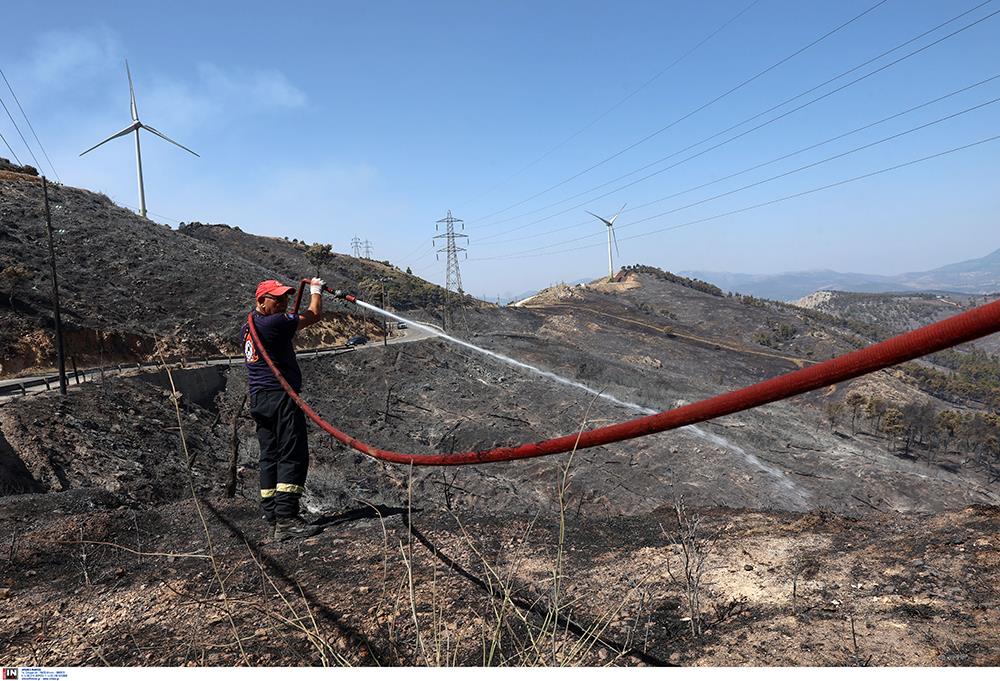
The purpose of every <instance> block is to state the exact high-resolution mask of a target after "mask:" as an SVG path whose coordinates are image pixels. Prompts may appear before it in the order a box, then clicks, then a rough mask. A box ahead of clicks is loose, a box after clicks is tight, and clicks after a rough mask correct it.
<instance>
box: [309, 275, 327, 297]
mask: <svg viewBox="0 0 1000 681" xmlns="http://www.w3.org/2000/svg"><path fill="white" fill-rule="evenodd" d="M324 284H326V282H325V281H323V280H322V279H320V278H319V277H313V279H312V281H310V282H309V295H313V296H318V295H319V294H321V293H322V292H323V285H324Z"/></svg>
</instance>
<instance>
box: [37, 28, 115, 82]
mask: <svg viewBox="0 0 1000 681" xmlns="http://www.w3.org/2000/svg"><path fill="white" fill-rule="evenodd" d="M121 55H122V46H121V41H120V40H119V38H118V35H117V34H116V33H115V32H114V31H112V30H111V29H109V28H107V27H104V26H99V27H92V28H85V29H79V30H74V31H67V30H54V31H48V32H46V33H43V34H42V35H41V36H39V37H38V40H37V42H36V46H35V48H34V49H33V50H32V51H31V54H30V56H29V58H28V60H27V63H25V64H23V65H21V67H20V68H19V69H18V72H19V74H20V75H21V78H20V79H19V80H21V81H23V82H26V83H31V84H32V89H37V90H43V89H62V88H65V87H69V86H74V85H77V84H79V83H80V82H81V80H86V79H88V78H91V77H93V76H95V75H98V74H100V73H101V72H102V71H104V70H106V69H108V68H112V67H114V66H115V65H116V64H117V65H119V67H120V65H121V64H122V61H121V59H122V57H121Z"/></svg>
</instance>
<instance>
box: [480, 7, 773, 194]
mask: <svg viewBox="0 0 1000 681" xmlns="http://www.w3.org/2000/svg"><path fill="white" fill-rule="evenodd" d="M759 2H760V0H753V2H751V3H750V4H749V5H747V6H746V7H744V8H743V9H741V10H740V11H739V12H737V13H736V14H735V15H733V16H732V17H730V18H729V19H727V20H726V21H725V22H723V24H722V25H721V26H719V27H718V28H716V29H715V30H714V31H712V32H711V33H709V34H708V35H707V36H705V37H704V38H702V39H701V40H700V41H699V42H698V43H697V44H696V45H695V46H694V47H692V48H690V49H689V50H688V51H687V52H685V53H684V54H682V55H681V56H679V57H677V59H675V60H674V61H672V62H671V63H670V64H669V65H668V66H666V67H664V68H663V69H661V70H660V71H659V72H658V73H657V74H656V75H654V76H653V77H652V78H650V79H648V80H647V81H646V82H644V83H643V84H642V85H640V86H639V87H637V88H635V89H634V90H632V91H631V92H629V93H628V94H627V95H625V96H624V97H623V98H621V99H619V100H618V101H617V102H616V103H614V104H612V105H611V106H610V107H608V108H607V109H605V111H604V112H603V113H601V114H600V115H598V116H597V118H595V119H593V120H592V121H590V122H589V123H587V124H586V125H584V126H583V127H582V128H580V129H579V130H577V131H576V132H574V133H573V134H571V135H570V136H569V137H567V138H565V139H564V140H562V141H561V142H559V143H558V144H556V145H555V146H554V147H551V148H550V149H549V150H548V151H546V152H545V153H544V154H542V155H541V156H539V157H538V158H536V159H535V160H533V161H531V162H530V163H528V164H527V165H525V166H524V167H523V168H521V169H520V170H518V171H516V172H515V173H513V174H512V175H509V176H508V177H506V178H505V179H503V180H501V181H500V182H498V183H497V184H495V185H493V186H492V187H490V188H489V189H487V190H486V191H484V192H482V193H480V194H479V195H477V196H475V197H473V198H472V199H469V201H473V200H475V199H478V198H481V197H483V196H485V195H487V194H489V193H491V192H493V191H494V190H496V189H498V188H499V187H502V186H503V185H505V184H507V183H508V182H510V181H511V180H512V179H514V178H515V177H517V176H518V175H520V174H521V173H523V172H524V171H525V170H527V169H528V168H531V167H532V166H534V165H535V164H537V163H539V162H540V161H542V160H543V159H545V158H547V157H548V156H550V155H551V154H552V153H553V152H555V151H556V150H558V149H560V148H562V147H563V146H564V145H566V144H567V143H568V142H570V141H572V140H573V139H575V138H576V137H577V136H579V135H581V134H582V133H584V132H586V131H587V130H589V129H590V128H592V127H593V126H594V125H596V124H597V123H598V122H599V121H601V120H602V119H603V118H604V117H605V116H607V115H608V114H610V113H611V112H612V111H614V110H615V109H617V108H618V107H620V106H621V105H622V104H624V103H625V102H627V101H628V100H630V99H632V98H633V97H634V96H636V95H637V94H639V93H640V92H641V91H642V90H645V89H646V88H647V87H649V86H650V85H652V84H653V82H654V81H656V80H657V79H658V78H660V76H662V75H663V74H665V73H666V72H667V71H670V70H671V69H672V68H674V67H675V66H677V65H678V64H680V63H681V62H682V61H684V60H685V59H687V58H688V57H690V56H691V55H692V54H694V53H695V52H696V51H697V50H698V49H699V48H700V47H701V46H702V45H704V44H705V43H707V42H708V41H709V40H711V39H712V38H714V37H715V36H717V35H718V34H719V33H721V32H722V31H723V30H725V28H726V27H728V26H729V25H730V24H731V23H733V22H734V21H736V20H737V19H739V18H740V17H741V16H743V15H744V14H746V13H747V12H749V11H750V10H751V9H752V8H753V7H754V6H755V5H757V4H758V3H759ZM469 201H467V202H466V203H468V202H469Z"/></svg>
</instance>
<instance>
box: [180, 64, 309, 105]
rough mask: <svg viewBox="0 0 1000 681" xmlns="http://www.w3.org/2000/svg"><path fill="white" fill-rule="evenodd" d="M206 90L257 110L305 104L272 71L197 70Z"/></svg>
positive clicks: (295, 90) (301, 94) (207, 67)
mask: <svg viewBox="0 0 1000 681" xmlns="http://www.w3.org/2000/svg"><path fill="white" fill-rule="evenodd" d="M198 73H199V75H200V77H201V81H202V83H203V84H204V86H205V87H206V88H207V90H208V91H209V92H210V93H212V94H214V95H216V96H219V97H224V98H225V99H228V100H234V101H235V100H239V101H240V102H242V103H243V104H244V105H250V106H255V107H261V108H287V109H295V108H299V107H302V106H305V104H306V95H305V93H304V92H302V91H301V90H300V89H298V88H297V87H295V86H294V85H292V83H291V82H290V81H289V80H288V78H287V77H286V76H285V74H283V73H281V72H280V71H277V70H275V69H265V70H261V71H249V72H248V71H229V72H226V71H224V70H223V69H221V68H219V67H218V66H216V65H215V64H210V63H203V64H200V65H199V66H198Z"/></svg>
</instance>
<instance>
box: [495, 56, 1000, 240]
mask: <svg viewBox="0 0 1000 681" xmlns="http://www.w3.org/2000/svg"><path fill="white" fill-rule="evenodd" d="M998 78H1000V74H996V75H994V76H991V77H989V78H985V79H983V80H981V81H979V82H977V83H973V84H971V85H967V86H965V87H962V88H959V89H958V90H954V91H952V92H949V93H947V94H944V95H941V96H940V97H935V98H934V99H931V100H928V101H926V102H923V103H922V104H917V105H916V106H911V107H910V108H908V109H905V110H903V111H900V112H898V113H895V114H892V115H891V116H886V117H885V118H882V119H879V120H877V121H874V122H872V123H868V124H866V125H863V126H861V127H858V128H854V129H853V130H849V131H848V132H844V133H841V134H839V135H835V136H833V137H829V138H827V139H825V140H823V141H821V142H816V143H814V144H810V145H809V146H805V147H802V148H800V149H796V150H795V151H791V152H789V153H787V154H783V155H781V156H778V157H777V158H773V159H771V160H769V161H764V162H762V163H758V164H756V165H753V166H750V167H748V168H744V169H743V170H740V171H737V172H735V173H731V174H729V175H726V176H724V177H719V178H716V179H714V180H711V181H709V182H704V183H702V184H699V185H696V186H693V187H689V188H687V189H683V190H681V191H677V192H674V193H673V194H668V195H667V196H661V197H660V198H657V199H653V200H652V201H647V202H646V203H641V204H637V205H635V206H633V207H632V208H631V209H630V210H629V211H626V212H633V211H635V210H639V209H642V208H646V207H648V206H652V205H654V204H657V203H661V202H663V201H667V200H669V199H673V198H676V197H678V196H682V195H684V194H688V193H690V192H693V191H697V190H699V189H704V188H705V187H709V186H711V185H713V184H718V183H719V182H724V181H726V180H731V179H732V178H734V177H738V176H739V175H745V174H746V173H749V172H752V171H754V170H759V169H760V168H763V167H765V166H768V165H772V164H774V163H778V162H779V161H784V160H785V159H788V158H791V157H792V156H797V155H798V154H801V153H804V152H806V151H810V150H812V149H815V148H817V147H821V146H823V145H826V144H829V143H830V142H835V141H837V140H840V139H843V138H845V137H849V136H850V135H854V134H857V133H859V132H863V131H865V130H868V129H870V128H873V127H875V126H878V125H881V124H882V123H886V122H888V121H891V120H893V119H896V118H899V117H900V116H905V115H906V114H909V113H913V112H914V111H917V110H919V109H923V108H926V107H928V106H931V105H932V104H937V103H939V102H942V101H944V100H946V99H949V98H951V97H954V96H956V95H959V94H962V93H964V92H968V91H969V90H972V89H974V88H977V87H980V86H982V85H985V84H987V83H991V82H993V81H994V80H996V79H998ZM689 158H691V157H689ZM685 160H687V159H685ZM599 198H600V197H599ZM595 200H596V199H595ZM583 205H586V204H583ZM586 224H590V221H589V220H583V221H581V222H577V223H574V224H572V225H567V226H565V227H559V228H556V229H550V230H546V231H542V232H535V233H533V234H531V235H530V236H524V237H515V238H513V239H502V240H499V241H496V240H495V239H496V236H502V235H503V234H504V233H501V234H499V235H496V236H494V237H488V238H487V239H485V241H487V242H489V243H490V244H491V245H497V244H503V243H511V242H514V241H521V240H523V239H529V238H530V239H535V238H538V237H542V236H546V235H548V234H555V233H557V232H564V231H566V230H568V229H573V228H574V227H580V226H582V225H586ZM518 229H520V228H518ZM514 231H517V230H510V232H514ZM507 233H509V232H507Z"/></svg>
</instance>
